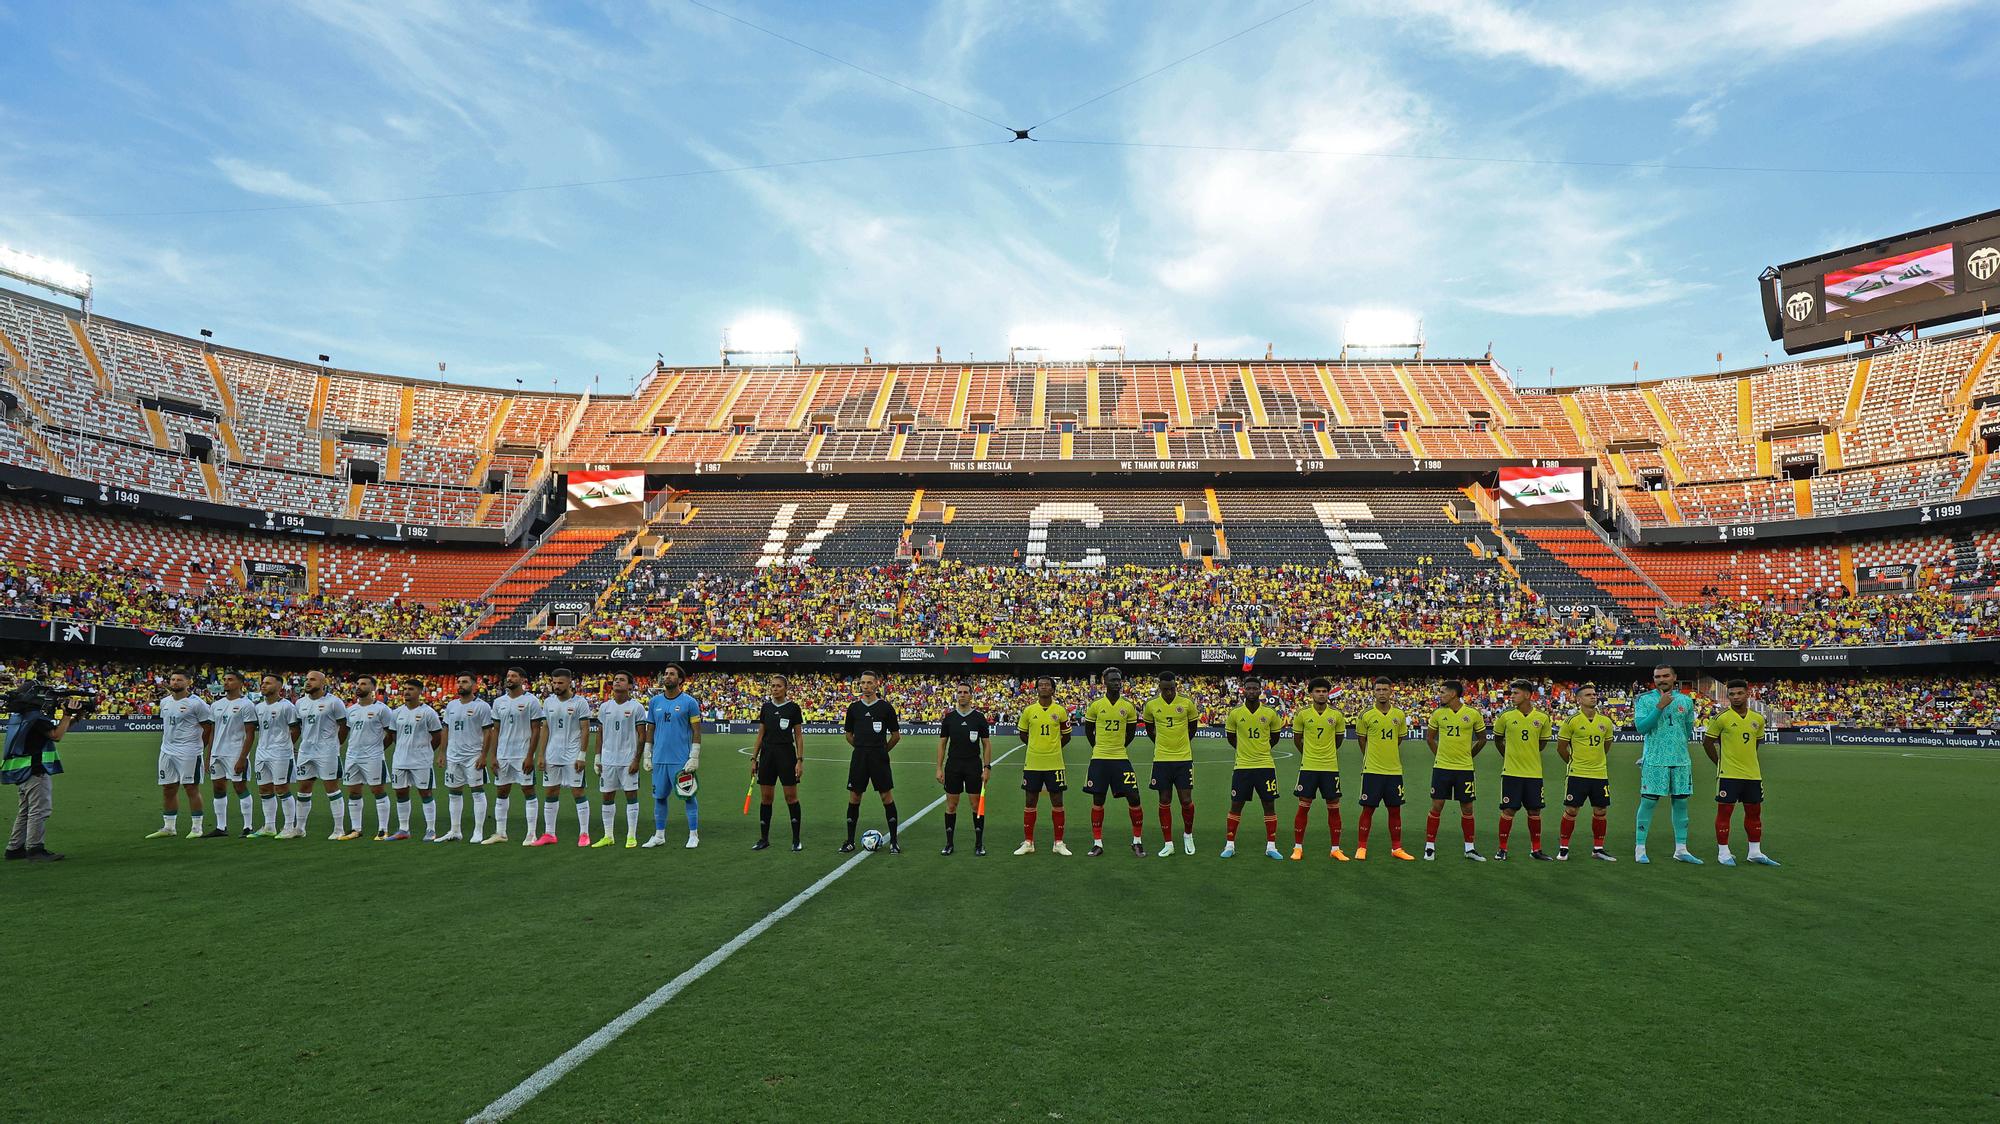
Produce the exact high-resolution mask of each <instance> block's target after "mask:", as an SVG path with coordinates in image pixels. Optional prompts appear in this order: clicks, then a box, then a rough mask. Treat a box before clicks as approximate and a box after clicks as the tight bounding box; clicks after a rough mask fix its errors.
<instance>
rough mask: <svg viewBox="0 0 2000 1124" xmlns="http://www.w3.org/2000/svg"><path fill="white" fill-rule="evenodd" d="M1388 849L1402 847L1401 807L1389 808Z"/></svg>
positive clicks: (1399, 848)
mask: <svg viewBox="0 0 2000 1124" xmlns="http://www.w3.org/2000/svg"><path fill="white" fill-rule="evenodd" d="M1389 849H1390V850H1392V851H1400V850H1402V849H1403V810H1402V809H1401V808H1391V809H1389Z"/></svg>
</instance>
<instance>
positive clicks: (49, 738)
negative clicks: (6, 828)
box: [0, 683, 96, 863]
mask: <svg viewBox="0 0 2000 1124" xmlns="http://www.w3.org/2000/svg"><path fill="white" fill-rule="evenodd" d="M95 698H96V696H95V695H93V694H91V693H90V692H88V691H76V690H69V689H61V688H53V687H47V686H44V685H42V684H40V683H22V684H20V685H18V686H16V687H15V688H14V689H13V690H11V691H9V692H8V693H7V696H6V699H5V703H6V708H7V710H8V712H9V713H10V714H11V715H12V717H11V718H9V719H8V720H7V741H6V749H5V750H4V751H0V784H11V785H14V786H15V787H17V788H18V789H20V793H21V807H20V810H19V811H18V812H17V813H15V816H14V831H13V834H11V835H10V836H8V838H7V859H8V860H9V861H12V860H15V859H20V860H23V861H25V862H43V863H52V862H60V861H61V860H62V856H61V855H60V854H58V853H56V852H54V851H51V850H49V849H48V848H47V847H46V846H44V845H43V842H42V833H43V831H44V829H46V828H47V826H48V822H49V810H50V809H51V808H52V807H54V798H53V795H52V790H53V788H54V782H55V775H56V774H57V773H60V772H62V758H61V756H60V755H58V754H57V752H56V743H57V742H60V741H61V740H62V737H63V735H64V734H67V733H69V727H70V723H72V722H74V721H76V719H77V718H78V717H79V716H81V715H82V714H83V713H84V712H85V711H86V710H88V709H89V707H90V704H91V703H92V702H94V701H95Z"/></svg>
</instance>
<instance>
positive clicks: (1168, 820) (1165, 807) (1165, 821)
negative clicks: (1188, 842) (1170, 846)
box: [1160, 804, 1174, 843]
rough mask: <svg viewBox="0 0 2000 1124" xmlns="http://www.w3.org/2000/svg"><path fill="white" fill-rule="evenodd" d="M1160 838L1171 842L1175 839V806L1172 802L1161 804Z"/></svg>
mask: <svg viewBox="0 0 2000 1124" xmlns="http://www.w3.org/2000/svg"><path fill="white" fill-rule="evenodd" d="M1160 838H1161V839H1164V840H1166V841H1167V842H1169V843H1172V842H1173V841H1174V807H1173V805H1171V804H1162V805H1160Z"/></svg>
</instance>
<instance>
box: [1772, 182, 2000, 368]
mask: <svg viewBox="0 0 2000 1124" xmlns="http://www.w3.org/2000/svg"><path fill="white" fill-rule="evenodd" d="M1762 280H1763V286H1764V287H1763V299H1764V320H1765V326H1766V327H1768V328H1769V329H1770V332H1771V338H1772V339H1774V340H1783V341H1784V345H1785V351H1786V352H1788V353H1792V354H1796V353H1798V352H1801V351H1811V350H1813V349H1815V348H1821V347H1829V346H1833V345H1836V344H1843V343H1848V342H1851V341H1853V340H1855V339H1858V338H1861V337H1863V336H1866V335H1867V334H1869V333H1871V332H1889V331H1896V330H1898V329H1902V328H1910V327H1916V328H1924V327H1929V326H1931V325H1934V324H1946V323H1950V322H1951V321H1954V320H1965V319H1969V318H1971V317H1975V316H1983V315H1985V314H1986V313H1987V312H1988V311H2000V211H1992V212H1988V213H1987V214H1984V215H1975V216H1973V217H1971V218H1968V219H1960V220H1959V221H1957V222H1952V223H1946V224H1944V225H1942V226H1935V227H1931V228H1930V229H1928V230H1916V231H1911V232H1909V233H1908V234H1900V235H1896V236H1895V237H1892V238H1885V239H1881V240H1879V241H1876V242H1871V243H1868V244H1867V245H1865V246H1850V247H1848V248H1847V249H1845V250H1836V251H1834V252H1833V253H1830V254H1821V255H1819V256H1818V257H1813V258H1806V259H1804V260H1802V261H1796V262H1792V263H1791V264H1789V265H1781V266H1778V267H1776V268H1774V269H1768V270H1765V271H1764V276H1763V278H1762Z"/></svg>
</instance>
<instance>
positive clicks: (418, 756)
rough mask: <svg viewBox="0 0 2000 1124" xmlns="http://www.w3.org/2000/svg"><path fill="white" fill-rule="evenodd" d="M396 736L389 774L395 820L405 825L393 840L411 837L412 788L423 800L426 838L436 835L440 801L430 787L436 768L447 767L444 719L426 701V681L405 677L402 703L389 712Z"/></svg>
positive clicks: (428, 839)
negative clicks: (394, 794)
mask: <svg viewBox="0 0 2000 1124" xmlns="http://www.w3.org/2000/svg"><path fill="white" fill-rule="evenodd" d="M389 722H390V725H391V727H392V728H393V731H394V733H395V737H396V756H395V758H394V760H393V762H392V767H391V772H390V774H389V784H390V787H392V788H394V789H395V790H396V820H397V822H398V823H400V824H402V827H400V828H399V829H397V831H396V832H395V833H394V834H392V835H390V836H389V838H390V839H391V840H392V841H393V840H404V839H408V838H409V837H410V790H411V789H413V788H414V789H416V790H417V792H418V794H419V795H420V796H421V797H422V798H423V803H424V842H426V843H429V842H430V841H431V840H432V839H434V838H436V836H437V818H438V817H437V804H436V803H435V802H433V801H432V799H431V787H432V785H433V783H434V782H435V780H436V778H437V771H438V770H439V769H440V768H443V767H444V723H443V722H441V721H439V720H438V712H437V711H435V710H433V709H431V705H430V704H429V703H427V702H425V701H424V681H423V680H421V679H405V680H404V681H403V705H401V706H399V707H397V708H396V709H395V710H393V711H390V712H389Z"/></svg>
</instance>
